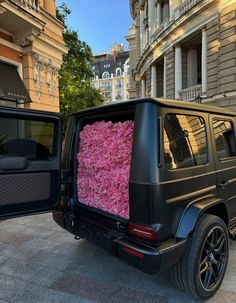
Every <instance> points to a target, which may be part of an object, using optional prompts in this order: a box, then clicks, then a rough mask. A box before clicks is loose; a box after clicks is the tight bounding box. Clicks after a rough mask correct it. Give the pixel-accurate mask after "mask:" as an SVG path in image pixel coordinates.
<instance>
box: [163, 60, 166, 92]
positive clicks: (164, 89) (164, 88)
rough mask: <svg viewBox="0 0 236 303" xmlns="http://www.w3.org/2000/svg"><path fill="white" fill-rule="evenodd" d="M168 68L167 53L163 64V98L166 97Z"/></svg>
mask: <svg viewBox="0 0 236 303" xmlns="http://www.w3.org/2000/svg"><path fill="white" fill-rule="evenodd" d="M166 70H167V60H166V55H164V65H163V98H166Z"/></svg>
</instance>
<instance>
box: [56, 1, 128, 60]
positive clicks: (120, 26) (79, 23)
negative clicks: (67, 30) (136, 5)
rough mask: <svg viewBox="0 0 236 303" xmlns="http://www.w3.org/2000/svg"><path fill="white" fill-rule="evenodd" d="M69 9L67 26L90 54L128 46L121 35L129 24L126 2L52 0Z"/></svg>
mask: <svg viewBox="0 0 236 303" xmlns="http://www.w3.org/2000/svg"><path fill="white" fill-rule="evenodd" d="M62 2H65V3H66V5H67V6H68V7H69V8H70V9H71V15H70V16H69V17H68V22H67V23H68V24H69V25H70V26H71V27H72V29H74V30H77V31H78V34H79V38H80V40H83V41H85V42H87V43H88V45H89V46H90V47H91V49H92V52H93V54H94V55H98V54H101V53H109V51H110V48H111V47H112V46H113V45H114V43H115V42H116V43H123V44H124V45H125V48H126V50H128V44H127V41H126V39H125V36H126V35H127V34H128V29H129V27H130V25H131V24H132V19H131V16H130V7H129V0H64V1H63V0H56V3H57V6H59V5H60V4H62Z"/></svg>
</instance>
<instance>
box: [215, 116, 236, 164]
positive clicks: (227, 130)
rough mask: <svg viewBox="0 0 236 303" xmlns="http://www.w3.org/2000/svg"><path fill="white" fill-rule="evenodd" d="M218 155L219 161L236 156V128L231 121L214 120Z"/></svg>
mask: <svg viewBox="0 0 236 303" xmlns="http://www.w3.org/2000/svg"><path fill="white" fill-rule="evenodd" d="M213 130H214V136H215V143H216V153H217V156H218V158H219V159H223V158H230V157H235V156H236V150H235V149H236V146H235V144H236V143H235V135H234V127H233V123H232V122H231V121H227V120H219V119H214V120H213Z"/></svg>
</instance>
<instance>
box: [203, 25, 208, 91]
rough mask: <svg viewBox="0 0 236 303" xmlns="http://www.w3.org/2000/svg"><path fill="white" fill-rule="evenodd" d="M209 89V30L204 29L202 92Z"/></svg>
mask: <svg viewBox="0 0 236 303" xmlns="http://www.w3.org/2000/svg"><path fill="white" fill-rule="evenodd" d="M206 91H207V32H206V29H205V28H204V29H203V30H202V93H206Z"/></svg>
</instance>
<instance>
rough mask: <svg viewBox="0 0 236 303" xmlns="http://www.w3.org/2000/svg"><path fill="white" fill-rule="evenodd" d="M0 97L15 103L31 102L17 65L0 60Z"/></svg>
mask: <svg viewBox="0 0 236 303" xmlns="http://www.w3.org/2000/svg"><path fill="white" fill-rule="evenodd" d="M0 99H3V100H8V101H13V102H16V103H28V102H31V99H30V96H29V94H28V92H27V90H26V88H25V86H24V83H23V81H22V79H21V77H20V75H19V73H18V71H17V67H16V66H14V65H10V64H7V63H4V62H1V61H0Z"/></svg>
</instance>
